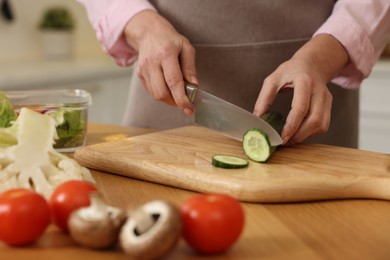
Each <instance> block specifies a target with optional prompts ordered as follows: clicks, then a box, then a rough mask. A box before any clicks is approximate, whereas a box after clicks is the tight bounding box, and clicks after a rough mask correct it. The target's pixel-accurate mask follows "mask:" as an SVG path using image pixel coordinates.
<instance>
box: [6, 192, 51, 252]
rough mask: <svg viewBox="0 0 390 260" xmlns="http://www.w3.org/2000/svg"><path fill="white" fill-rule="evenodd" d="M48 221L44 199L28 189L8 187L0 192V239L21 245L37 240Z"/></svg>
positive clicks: (47, 207) (48, 215)
mask: <svg viewBox="0 0 390 260" xmlns="http://www.w3.org/2000/svg"><path fill="white" fill-rule="evenodd" d="M49 223H50V208H49V204H48V203H47V201H46V199H45V198H44V197H43V196H42V195H40V194H38V193H36V192H35V191H32V190H28V189H22V188H18V189H10V190H7V191H5V192H3V193H1V194H0V240H1V241H3V242H5V243H7V244H8V245H11V246H23V245H27V244H31V243H32V242H34V241H35V240H37V239H38V238H39V237H40V236H41V235H42V234H43V233H44V232H45V230H46V228H47V226H48V225H49Z"/></svg>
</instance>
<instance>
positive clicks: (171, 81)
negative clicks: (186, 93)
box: [166, 76, 182, 91]
mask: <svg viewBox="0 0 390 260" xmlns="http://www.w3.org/2000/svg"><path fill="white" fill-rule="evenodd" d="M181 81H182V79H180V78H178V77H176V76H172V77H167V78H166V83H167V85H168V88H169V89H170V90H171V91H172V90H175V89H177V88H179V87H180V83H181Z"/></svg>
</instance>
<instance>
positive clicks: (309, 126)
mask: <svg viewBox="0 0 390 260" xmlns="http://www.w3.org/2000/svg"><path fill="white" fill-rule="evenodd" d="M331 111H332V96H331V94H330V93H316V94H313V95H312V97H311V103H310V109H309V113H308V115H307V117H306V118H305V120H304V121H303V122H302V125H301V127H300V128H299V129H298V131H297V132H296V134H295V135H294V136H293V137H292V138H291V139H290V141H289V143H291V144H294V143H301V142H303V141H304V140H305V139H307V138H309V137H311V136H315V135H318V134H323V133H326V132H327V131H328V129H329V125H330V118H331Z"/></svg>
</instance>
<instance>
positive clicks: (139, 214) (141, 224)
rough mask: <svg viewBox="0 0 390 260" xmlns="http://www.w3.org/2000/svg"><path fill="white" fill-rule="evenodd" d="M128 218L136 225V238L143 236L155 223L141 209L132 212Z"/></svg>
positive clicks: (151, 217)
mask: <svg viewBox="0 0 390 260" xmlns="http://www.w3.org/2000/svg"><path fill="white" fill-rule="evenodd" d="M130 216H131V218H133V219H134V221H135V223H137V226H136V227H135V232H136V233H137V234H136V235H137V236H139V235H142V234H144V233H145V232H146V231H148V230H149V229H150V228H151V227H152V226H153V225H154V223H155V222H156V221H155V219H154V218H153V216H152V215H151V214H150V213H148V212H146V211H145V210H143V209H142V208H141V209H140V210H136V211H134V212H132V213H131V215H130Z"/></svg>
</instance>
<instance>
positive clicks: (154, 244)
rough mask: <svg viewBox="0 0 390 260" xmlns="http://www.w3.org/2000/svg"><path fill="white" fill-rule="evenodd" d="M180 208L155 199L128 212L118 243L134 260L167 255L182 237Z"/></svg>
mask: <svg viewBox="0 0 390 260" xmlns="http://www.w3.org/2000/svg"><path fill="white" fill-rule="evenodd" d="M181 230H182V221H181V214H180V211H179V210H178V209H177V208H176V207H175V206H174V205H173V204H171V203H170V202H167V201H163V200H154V201H151V202H148V203H146V204H144V205H142V206H140V207H138V208H136V209H135V210H134V211H132V212H129V214H128V217H127V221H126V223H125V224H124V225H123V227H122V229H121V232H120V235H119V242H120V245H121V247H122V249H123V250H124V251H125V252H126V253H127V254H128V255H130V256H131V257H134V258H136V259H157V258H160V257H162V256H164V255H167V254H168V253H169V252H170V251H171V250H173V248H174V247H175V245H176V244H177V242H178V241H179V238H180V236H181Z"/></svg>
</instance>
